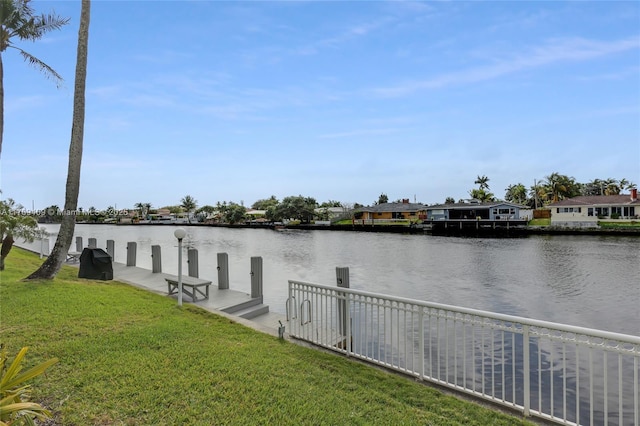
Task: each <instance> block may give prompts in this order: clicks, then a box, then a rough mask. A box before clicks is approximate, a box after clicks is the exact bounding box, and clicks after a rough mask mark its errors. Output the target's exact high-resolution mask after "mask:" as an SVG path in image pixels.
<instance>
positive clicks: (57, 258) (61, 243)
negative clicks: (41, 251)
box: [26, 0, 91, 280]
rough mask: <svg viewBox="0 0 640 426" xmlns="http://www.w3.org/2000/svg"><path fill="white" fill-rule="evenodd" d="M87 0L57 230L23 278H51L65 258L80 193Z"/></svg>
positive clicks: (82, 23)
mask: <svg viewBox="0 0 640 426" xmlns="http://www.w3.org/2000/svg"><path fill="white" fill-rule="evenodd" d="M90 7H91V2H90V0H82V11H81V13H80V29H79V30H78V53H77V61H76V76H75V88H74V96H73V125H72V128H71V144H70V145H69V168H68V170H67V187H66V196H65V201H64V211H63V212H62V223H61V224H60V232H59V233H58V238H57V239H56V243H55V245H54V246H53V250H52V252H51V255H49V257H48V258H47V260H46V261H45V262H44V263H43V264H42V266H40V268H38V270H36V271H35V272H34V273H32V274H31V275H29V276H28V277H27V278H26V279H28V280H30V279H49V280H50V279H53V278H54V277H55V276H56V274H57V273H58V271H59V270H60V268H61V267H62V263H63V262H64V261H65V259H66V255H67V252H68V251H69V247H70V246H71V240H72V239H73V231H74V228H75V225H76V218H75V211H76V209H77V208H78V195H79V193H80V168H81V165H82V145H83V141H84V113H85V86H86V80H87V51H88V46H89V17H90Z"/></svg>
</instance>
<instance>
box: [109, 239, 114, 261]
mask: <svg viewBox="0 0 640 426" xmlns="http://www.w3.org/2000/svg"><path fill="white" fill-rule="evenodd" d="M107 253H109V256H111V260H112V261H115V259H116V242H115V241H113V240H107Z"/></svg>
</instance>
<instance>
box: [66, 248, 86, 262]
mask: <svg viewBox="0 0 640 426" xmlns="http://www.w3.org/2000/svg"><path fill="white" fill-rule="evenodd" d="M81 254H82V253H80V252H78V251H69V252H67V260H66V261H67V262H73V263H76V262H80V255H81Z"/></svg>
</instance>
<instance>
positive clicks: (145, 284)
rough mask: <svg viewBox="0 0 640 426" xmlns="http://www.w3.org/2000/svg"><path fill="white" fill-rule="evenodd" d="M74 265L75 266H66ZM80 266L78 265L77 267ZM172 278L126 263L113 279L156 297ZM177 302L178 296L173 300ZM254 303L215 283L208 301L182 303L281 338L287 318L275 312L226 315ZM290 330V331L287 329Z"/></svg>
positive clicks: (117, 267)
mask: <svg viewBox="0 0 640 426" xmlns="http://www.w3.org/2000/svg"><path fill="white" fill-rule="evenodd" d="M67 264H68V265H73V263H67ZM76 265H78V263H76ZM172 276H173V275H170V274H164V273H153V272H151V271H150V270H148V269H143V268H139V267H137V266H126V265H125V264H123V263H116V262H114V263H113V279H114V280H115V281H120V282H123V283H126V284H130V285H132V286H134V287H138V288H141V289H144V290H148V291H152V292H154V293H157V294H160V295H164V296H168V286H167V282H166V280H165V278H167V277H172ZM168 297H172V298H174V299H176V300H177V295H176V294H173V295H171V296H168ZM250 301H251V295H250V294H248V293H243V292H240V291H236V290H232V289H224V290H219V289H218V286H217V285H216V284H215V283H212V284H211V285H210V287H209V299H207V300H200V301H197V302H192V301H191V300H190V298H189V297H188V296H183V299H182V302H183V303H190V304H193V305H196V306H199V307H201V308H202V309H205V310H207V311H210V312H214V313H217V314H220V315H223V316H226V317H228V318H230V319H233V320H234V321H236V322H238V323H241V324H243V325H246V326H248V327H251V328H254V329H256V330H259V331H262V332H265V333H268V334H271V335H274V336H278V327H279V326H280V323H279V321H281V322H282V324H283V325H285V326H286V325H287V324H286V316H285V315H284V314H279V313H275V312H267V313H264V314H261V315H259V316H257V317H254V318H251V319H245V318H242V317H240V316H238V315H234V314H233V313H231V314H229V313H227V312H224V310H225V309H228V308H229V307H231V306H237V305H241V304H243V303H247V302H250ZM283 303H284V302H283ZM286 328H287V329H288V327H286Z"/></svg>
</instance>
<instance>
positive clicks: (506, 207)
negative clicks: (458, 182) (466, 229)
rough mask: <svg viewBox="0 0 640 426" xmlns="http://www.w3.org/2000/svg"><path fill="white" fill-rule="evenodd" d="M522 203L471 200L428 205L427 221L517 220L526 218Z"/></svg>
mask: <svg viewBox="0 0 640 426" xmlns="http://www.w3.org/2000/svg"><path fill="white" fill-rule="evenodd" d="M522 208H523V206H521V205H520V204H514V203H507V202H504V201H497V202H489V203H486V202H484V203H483V202H480V201H478V200H471V201H469V202H466V203H453V204H439V205H435V206H429V207H427V221H441V220H456V221H458V220H476V221H478V220H492V221H499V220H501V221H515V220H525V218H521V217H520V210H521V209H522Z"/></svg>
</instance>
